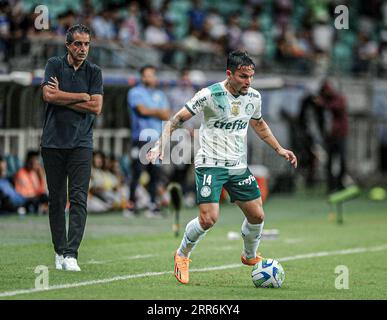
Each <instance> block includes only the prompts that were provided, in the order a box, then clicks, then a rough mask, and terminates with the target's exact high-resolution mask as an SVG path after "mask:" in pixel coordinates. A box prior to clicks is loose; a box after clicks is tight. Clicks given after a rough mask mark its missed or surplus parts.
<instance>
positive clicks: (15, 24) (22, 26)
mask: <svg viewBox="0 0 387 320" xmlns="http://www.w3.org/2000/svg"><path fill="white" fill-rule="evenodd" d="M10 22H11V23H10V34H11V39H10V43H9V44H10V47H9V56H10V57H14V56H19V55H24V54H28V52H29V50H30V42H29V40H28V37H27V36H28V30H29V25H30V21H29V19H28V16H27V15H26V14H25V13H24V12H23V11H22V8H21V7H20V6H16V7H15V8H14V9H13V10H12V15H11V21H10ZM0 60H1V59H0Z"/></svg>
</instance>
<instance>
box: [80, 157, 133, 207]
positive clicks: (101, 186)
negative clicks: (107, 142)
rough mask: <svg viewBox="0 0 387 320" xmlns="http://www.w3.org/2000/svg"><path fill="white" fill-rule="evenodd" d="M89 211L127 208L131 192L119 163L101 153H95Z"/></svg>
mask: <svg viewBox="0 0 387 320" xmlns="http://www.w3.org/2000/svg"><path fill="white" fill-rule="evenodd" d="M89 197H90V199H89V200H88V204H87V205H88V209H89V210H90V211H94V212H106V211H110V210H120V209H124V208H126V204H127V199H128V197H129V190H128V187H127V186H126V184H125V179H124V177H123V175H122V172H121V167H120V164H119V162H118V161H117V160H116V159H115V158H114V157H107V156H106V155H105V154H104V153H103V152H101V151H95V152H94V153H93V166H92V170H91V179H90V188H89Z"/></svg>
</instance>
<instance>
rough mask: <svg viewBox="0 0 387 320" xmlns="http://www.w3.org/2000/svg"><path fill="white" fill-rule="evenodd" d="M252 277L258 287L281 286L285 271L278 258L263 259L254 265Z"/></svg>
mask: <svg viewBox="0 0 387 320" xmlns="http://www.w3.org/2000/svg"><path fill="white" fill-rule="evenodd" d="M251 278H252V280H253V283H254V285H255V286H256V287H257V288H280V287H281V286H282V283H283V282H284V280H285V271H284V268H282V266H281V265H280V263H279V262H278V261H277V260H274V259H262V260H261V261H259V262H258V263H257V264H255V266H254V267H253V270H252V271H251Z"/></svg>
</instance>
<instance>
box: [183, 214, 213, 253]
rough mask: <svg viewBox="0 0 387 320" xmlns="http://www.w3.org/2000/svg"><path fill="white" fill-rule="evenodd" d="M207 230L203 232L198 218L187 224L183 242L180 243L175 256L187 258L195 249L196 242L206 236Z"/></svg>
mask: <svg viewBox="0 0 387 320" xmlns="http://www.w3.org/2000/svg"><path fill="white" fill-rule="evenodd" d="M207 231H208V230H204V229H203V228H202V226H201V225H200V223H199V218H195V219H193V220H191V221H190V222H188V224H187V226H186V227H185V232H184V236H183V240H182V241H181V244H180V247H179V249H177V254H178V255H179V256H182V257H186V258H189V256H190V255H191V251H192V250H193V249H194V248H195V247H196V245H197V244H198V242H199V241H200V240H201V239H202V238H203V237H204V236H205V235H206V233H207Z"/></svg>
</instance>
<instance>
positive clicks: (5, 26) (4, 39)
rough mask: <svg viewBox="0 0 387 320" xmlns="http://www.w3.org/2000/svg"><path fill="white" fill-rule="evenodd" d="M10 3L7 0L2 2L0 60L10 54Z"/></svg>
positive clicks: (0, 10)
mask: <svg viewBox="0 0 387 320" xmlns="http://www.w3.org/2000/svg"><path fill="white" fill-rule="evenodd" d="M9 10H10V8H9V5H8V2H7V1H1V2H0V61H3V60H5V59H6V58H7V56H8V50H9V39H10V21H9V18H8V15H9Z"/></svg>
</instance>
